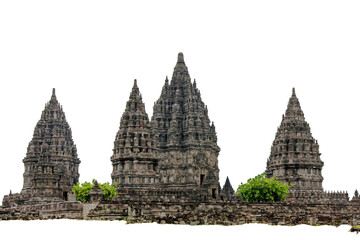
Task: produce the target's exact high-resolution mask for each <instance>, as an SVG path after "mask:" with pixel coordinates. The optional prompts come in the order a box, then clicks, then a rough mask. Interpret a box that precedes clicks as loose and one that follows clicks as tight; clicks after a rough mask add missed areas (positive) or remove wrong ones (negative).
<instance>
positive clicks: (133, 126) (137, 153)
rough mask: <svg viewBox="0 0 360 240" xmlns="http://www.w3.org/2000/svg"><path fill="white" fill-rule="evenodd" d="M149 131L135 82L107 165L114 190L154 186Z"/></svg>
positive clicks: (154, 159) (154, 162)
mask: <svg viewBox="0 0 360 240" xmlns="http://www.w3.org/2000/svg"><path fill="white" fill-rule="evenodd" d="M155 151H156V149H155V146H154V140H153V136H152V132H151V126H150V121H149V118H148V115H147V113H146V112H145V104H144V103H143V101H142V98H141V94H140V92H139V88H138V86H137V83H136V80H134V86H133V88H132V91H131V93H130V98H129V100H128V101H127V103H126V108H125V111H124V113H123V115H122V117H121V121H120V128H119V131H118V132H117V134H116V137H115V142H114V149H113V155H112V156H111V162H112V165H113V172H112V174H111V178H112V183H113V184H114V183H115V182H117V183H118V187H121V188H128V187H134V186H135V187H140V186H141V187H149V186H153V185H154V184H155V183H158V174H156V171H157V168H158V159H157V157H156V152H155Z"/></svg>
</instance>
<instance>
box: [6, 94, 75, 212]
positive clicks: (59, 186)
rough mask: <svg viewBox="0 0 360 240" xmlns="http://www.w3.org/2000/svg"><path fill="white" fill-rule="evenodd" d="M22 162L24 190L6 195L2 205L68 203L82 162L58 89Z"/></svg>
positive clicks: (47, 106) (39, 122)
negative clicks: (58, 96)
mask: <svg viewBox="0 0 360 240" xmlns="http://www.w3.org/2000/svg"><path fill="white" fill-rule="evenodd" d="M23 162H24V165H25V172H24V185H23V189H22V191H21V193H20V194H10V195H11V196H7V197H6V196H5V197H4V201H5V202H4V201H3V205H14V204H24V203H26V204H29V203H31V204H35V203H39V202H56V201H63V200H67V197H68V194H69V193H71V188H72V186H73V185H74V184H76V182H78V181H79V164H80V160H79V158H78V155H77V150H76V145H75V144H74V141H73V139H72V133H71V129H70V126H69V124H68V123H67V121H66V118H65V113H64V112H63V109H62V106H61V105H60V104H59V102H58V100H57V98H56V95H55V89H53V93H52V96H51V99H50V101H49V102H48V103H47V104H46V105H45V109H44V110H43V112H42V114H41V118H40V120H39V121H38V123H37V124H36V126H35V130H34V135H33V138H32V140H31V141H30V143H29V146H28V148H27V153H26V157H25V158H24V160H23ZM12 196H13V197H12ZM15 196H16V197H15ZM7 200H8V201H7ZM10 200H11V201H10Z"/></svg>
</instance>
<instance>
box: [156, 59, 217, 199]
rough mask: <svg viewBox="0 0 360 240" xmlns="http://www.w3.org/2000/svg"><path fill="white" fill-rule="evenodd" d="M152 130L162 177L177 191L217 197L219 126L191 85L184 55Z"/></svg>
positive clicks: (166, 87) (164, 90)
mask: <svg viewBox="0 0 360 240" xmlns="http://www.w3.org/2000/svg"><path fill="white" fill-rule="evenodd" d="M151 121H152V128H153V132H154V135H155V139H156V143H157V147H158V149H159V157H160V159H161V162H160V165H159V167H160V177H161V182H162V183H164V184H171V186H173V187H182V188H183V187H192V188H194V187H199V186H203V187H205V185H206V187H205V188H207V189H211V190H209V192H212V195H213V196H214V195H216V194H217V193H216V192H217V190H218V180H219V168H218V159H217V157H218V154H219V151H220V148H219V147H218V145H217V137H216V132H215V126H214V124H213V123H211V122H210V119H209V116H208V110H207V106H206V105H205V104H204V102H203V101H202V99H201V94H200V91H199V90H198V88H197V86H196V81H195V80H194V82H193V83H192V82H191V79H190V75H189V72H188V68H187V67H186V65H185V61H184V55H183V54H182V53H179V54H178V60H177V63H176V66H175V68H174V72H173V76H172V79H171V81H170V82H169V79H168V78H166V80H165V84H164V86H163V88H162V92H161V96H160V98H159V99H158V100H157V101H156V102H155V104H154V114H153V117H152V118H151Z"/></svg>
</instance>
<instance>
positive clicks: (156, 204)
mask: <svg viewBox="0 0 360 240" xmlns="http://www.w3.org/2000/svg"><path fill="white" fill-rule="evenodd" d="M153 112H154V114H153V116H152V118H151V121H150V120H149V118H148V115H147V113H146V111H145V104H144V103H143V101H142V97H141V94H140V91H139V88H138V86H137V82H136V80H135V81H134V86H133V88H132V90H131V93H130V97H129V100H128V101H127V103H126V107H125V111H124V113H123V115H122V117H121V120H120V127H119V130H118V132H117V134H116V137H115V141H114V147H113V155H112V156H111V163H112V166H113V171H112V173H111V178H112V183H113V184H115V183H117V184H118V188H117V193H118V195H117V196H116V197H115V198H113V199H111V200H105V199H104V193H103V192H102V190H101V188H100V186H99V184H98V183H97V182H96V181H95V183H94V187H93V188H92V190H91V192H90V202H89V203H80V202H77V201H75V198H74V195H72V194H70V192H71V188H72V186H73V185H74V184H76V182H77V181H78V180H79V173H78V168H79V164H80V160H79V158H78V156H77V150H76V146H75V144H74V142H73V140H72V136H71V129H70V127H69V124H68V123H67V121H66V118H65V114H64V112H63V110H62V107H61V105H60V104H59V102H58V101H57V99H56V96H55V90H53V94H52V96H51V100H50V101H49V102H48V103H47V104H46V105H45V109H44V111H43V112H42V115H41V118H40V120H39V121H38V123H37V125H36V127H35V130H34V135H33V138H32V140H31V141H30V143H29V146H28V149H27V154H26V157H25V158H24V160H23V162H24V165H25V172H24V175H23V176H24V186H23V189H22V191H21V193H12V192H11V191H10V194H9V195H6V196H4V198H3V203H2V206H0V220H13V219H52V218H69V219H100V220H101V219H107V220H119V219H124V220H127V221H128V222H132V223H135V222H158V223H175V224H191V225H197V224H225V225H229V224H243V223H251V222H262V223H269V224H281V225H283V224H285V225H294V224H312V225H313V224H315V225H318V224H320V225H321V224H331V225H340V224H351V225H358V224H360V196H359V193H358V191H357V190H356V191H355V194H354V197H353V198H352V200H351V201H350V200H349V195H348V193H347V192H344V191H341V192H327V191H323V188H322V181H323V177H322V175H321V170H322V167H323V162H322V161H321V159H320V153H319V145H318V143H317V141H316V140H315V139H314V138H313V137H312V134H311V131H310V127H309V124H308V123H307V122H306V121H305V117H304V113H303V111H302V110H301V107H300V103H299V100H298V99H297V97H296V94H295V90H294V89H293V93H292V96H291V98H290V100H289V103H288V106H287V110H286V112H285V115H283V118H282V121H281V124H280V127H279V128H278V130H277V133H276V136H275V140H274V142H273V144H272V147H271V153H270V157H269V159H268V161H267V167H266V171H265V173H266V175H267V177H272V176H275V177H276V178H277V179H278V180H281V181H282V182H288V183H291V184H292V185H293V187H292V188H291V191H290V195H289V196H288V197H287V198H286V201H285V202H281V203H268V202H267V203H258V202H257V203H251V202H250V203H249V202H244V201H243V200H242V199H241V198H240V197H239V196H235V191H234V189H233V187H232V185H231V183H230V180H229V178H228V177H227V178H226V182H225V184H224V186H223V189H221V187H220V183H219V168H218V155H219V152H220V148H219V147H218V145H217V136H216V131H215V126H214V124H213V123H211V122H210V119H209V116H208V110H207V107H206V105H205V104H204V102H203V101H202V99H201V95H200V91H199V90H198V88H197V86H196V82H195V80H194V81H193V82H192V81H191V79H190V75H189V72H188V69H187V67H186V65H185V62H184V56H183V54H182V53H179V55H178V61H177V63H176V66H175V68H174V73H173V76H172V78H171V81H169V79H168V78H167V77H166V80H165V84H164V86H163V88H162V92H161V95H160V98H159V99H158V100H157V101H156V102H155V104H154V111H153Z"/></svg>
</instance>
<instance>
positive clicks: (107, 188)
mask: <svg viewBox="0 0 360 240" xmlns="http://www.w3.org/2000/svg"><path fill="white" fill-rule="evenodd" d="M94 183H95V179H93V180H92V183H89V182H84V183H82V184H81V185H80V183H79V182H77V183H76V185H74V186H73V188H72V192H73V193H74V194H75V195H76V200H77V201H80V202H89V201H90V195H89V194H90V192H91V190H92V189H93V187H94ZM99 187H100V189H101V191H102V192H103V193H104V199H106V200H109V199H112V198H113V197H115V196H116V195H117V191H116V188H117V183H115V184H114V185H110V184H109V183H108V182H106V183H103V184H101V183H99Z"/></svg>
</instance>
